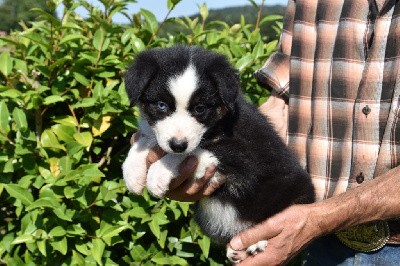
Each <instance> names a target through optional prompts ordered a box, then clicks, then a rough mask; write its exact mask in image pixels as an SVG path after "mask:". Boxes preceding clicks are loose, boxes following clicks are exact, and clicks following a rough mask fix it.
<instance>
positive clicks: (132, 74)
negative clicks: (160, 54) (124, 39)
mask: <svg viewBox="0 0 400 266" xmlns="http://www.w3.org/2000/svg"><path fill="white" fill-rule="evenodd" d="M158 69H159V65H158V63H157V61H156V59H155V57H154V53H153V52H152V51H145V52H142V53H140V54H138V55H137V56H136V58H135V60H134V62H133V65H132V66H131V67H129V68H128V71H127V72H126V73H125V90H126V92H127V94H128V97H129V100H130V102H131V106H134V105H135V104H136V103H137V102H138V100H139V98H140V96H141V95H142V93H143V91H144V89H145V88H146V87H147V86H148V85H149V83H150V80H151V79H152V78H153V77H154V76H155V74H156V73H157V71H158Z"/></svg>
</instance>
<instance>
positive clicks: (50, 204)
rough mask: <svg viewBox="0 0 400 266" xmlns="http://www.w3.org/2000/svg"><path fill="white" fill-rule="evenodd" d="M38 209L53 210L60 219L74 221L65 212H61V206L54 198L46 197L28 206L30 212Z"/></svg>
mask: <svg viewBox="0 0 400 266" xmlns="http://www.w3.org/2000/svg"><path fill="white" fill-rule="evenodd" d="M37 208H50V209H52V210H53V213H54V214H55V215H56V216H57V217H58V218H60V219H62V220H65V221H72V220H71V218H70V217H68V216H67V215H66V214H65V212H63V211H62V210H61V206H60V204H59V203H58V202H57V201H55V200H54V199H53V198H50V197H44V198H40V199H38V200H36V201H35V202H33V203H32V204H31V205H30V206H28V207H27V208H26V209H27V210H28V211H30V210H33V209H37Z"/></svg>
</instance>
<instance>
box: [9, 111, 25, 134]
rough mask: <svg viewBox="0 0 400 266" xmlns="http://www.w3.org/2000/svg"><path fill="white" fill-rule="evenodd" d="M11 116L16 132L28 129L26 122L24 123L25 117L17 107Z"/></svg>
mask: <svg viewBox="0 0 400 266" xmlns="http://www.w3.org/2000/svg"><path fill="white" fill-rule="evenodd" d="M12 115H13V119H14V121H15V124H16V125H17V129H18V130H21V131H24V130H26V129H27V128H28V122H27V121H26V115H25V113H24V111H22V110H21V109H19V108H18V107H15V108H14V110H13V113H12Z"/></svg>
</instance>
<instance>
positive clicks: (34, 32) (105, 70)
mask: <svg viewBox="0 0 400 266" xmlns="http://www.w3.org/2000/svg"><path fill="white" fill-rule="evenodd" d="M48 2H49V7H50V9H51V10H53V11H54V10H55V9H56V8H57V6H58V5H59V4H61V3H62V4H63V5H64V6H65V8H64V9H63V10H64V11H63V13H62V15H61V18H57V17H54V16H53V15H51V14H49V13H46V12H44V11H42V10H38V9H36V10H33V11H32V12H38V14H39V15H40V19H39V20H37V21H32V22H30V23H29V24H28V23H24V22H22V23H21V25H22V27H23V30H22V31H18V32H14V33H12V34H11V35H10V36H7V37H1V38H0V208H1V212H0V263H1V264H8V265H86V264H89V265H96V264H98V265H155V264H156V265H206V264H207V265H221V264H226V260H225V255H224V247H219V246H216V245H214V244H213V243H210V239H209V238H208V237H207V236H205V235H203V233H202V232H201V231H200V229H199V228H198V227H197V225H196V224H195V223H194V221H193V219H192V211H191V209H190V207H191V204H189V203H181V202H176V201H171V200H169V199H161V200H159V199H155V198H152V197H150V196H149V195H148V194H147V193H146V192H145V194H144V196H135V195H132V194H130V193H129V192H128V191H127V189H126V187H125V185H124V181H123V179H122V173H121V164H122V162H123V160H124V158H125V156H126V153H127V151H128V148H129V138H130V136H131V134H132V133H133V132H135V130H136V129H137V124H138V123H137V122H138V117H137V114H138V113H137V109H135V108H130V107H129V101H128V98H127V95H126V93H125V88H124V82H123V74H124V71H125V70H126V68H127V66H128V65H129V64H130V63H131V62H132V60H133V58H134V57H135V55H136V54H137V53H138V52H140V51H142V50H145V49H149V48H153V47H167V46H172V45H174V44H187V45H200V46H203V47H206V48H208V49H211V50H215V51H218V52H221V53H223V54H225V55H226V56H228V57H229V59H230V60H231V62H232V64H233V65H234V66H235V67H236V68H238V69H239V71H240V74H241V82H242V87H243V89H244V91H245V92H246V95H247V98H248V99H249V100H250V101H252V102H253V103H255V104H260V103H262V102H263V101H265V100H266V98H267V97H268V94H267V92H266V91H265V90H262V89H261V88H260V87H258V85H257V84H256V82H255V80H254V78H253V72H254V71H255V70H256V69H258V68H259V67H260V66H261V65H262V63H263V62H264V61H265V60H266V59H267V58H268V56H269V54H271V52H273V51H274V50H275V49H276V46H277V36H278V35H279V31H280V29H281V23H280V20H281V17H280V16H268V17H265V18H263V19H262V20H261V21H259V23H258V24H257V25H251V24H247V23H246V22H245V21H244V19H243V18H242V20H241V21H240V23H238V24H234V25H228V24H226V23H225V22H223V21H208V20H207V16H208V9H207V7H206V6H201V7H200V15H199V17H196V18H194V19H190V18H188V17H183V18H167V19H166V20H165V21H163V22H162V23H158V22H157V20H156V18H155V16H154V14H152V13H151V12H150V11H148V10H145V9H141V10H140V12H139V13H137V14H134V15H128V13H127V5H128V3H129V2H135V1H122V0H102V1H100V2H101V3H102V7H101V8H100V7H95V6H93V5H92V4H90V2H91V1H85V0H80V1H70V0H64V1H60V0H51V1H48ZM164 4H167V5H168V8H169V10H172V9H173V8H174V7H175V6H176V5H177V4H179V0H168V1H166V3H165V2H164ZM77 8H80V9H82V8H83V9H85V10H87V12H88V14H89V15H88V17H87V18H82V17H81V16H79V15H78V13H77V12H76V10H77ZM254 10H255V13H254V15H255V16H256V15H257V9H256V8H255V9H254ZM117 13H119V14H124V15H125V16H126V17H127V19H128V20H129V23H127V24H124V25H122V24H117V23H113V16H115V15H116V14H117ZM166 23H172V24H177V25H179V26H180V27H182V28H184V29H185V31H184V32H169V33H167V34H163V35H162V36H161V35H160V34H159V29H160V27H162V26H163V25H165V24H166ZM271 24H272V25H274V27H275V28H276V36H273V37H274V38H273V41H271V42H267V43H266V42H264V39H265V38H266V36H261V35H260V33H259V28H260V27H264V26H266V25H271ZM27 25H29V26H27ZM268 37H269V39H271V36H268Z"/></svg>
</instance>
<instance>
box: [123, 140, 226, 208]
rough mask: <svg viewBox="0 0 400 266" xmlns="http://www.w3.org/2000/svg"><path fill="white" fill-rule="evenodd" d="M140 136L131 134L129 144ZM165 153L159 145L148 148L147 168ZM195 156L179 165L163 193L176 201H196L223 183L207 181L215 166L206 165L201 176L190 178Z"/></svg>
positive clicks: (195, 165) (211, 175)
mask: <svg viewBox="0 0 400 266" xmlns="http://www.w3.org/2000/svg"><path fill="white" fill-rule="evenodd" d="M139 138H140V132H138V133H135V134H133V135H132V138H131V144H133V143H134V142H136V141H137V140H138V139H139ZM164 155H165V152H164V151H163V150H162V149H161V148H159V147H153V148H152V149H150V151H149V153H148V155H147V158H146V165H147V168H149V167H150V165H152V164H153V163H155V162H156V161H158V160H160V159H161V158H162V157H163V156H164ZM197 163H198V161H197V158H196V157H194V156H188V157H187V158H186V159H185V160H184V161H183V162H182V163H181V164H180V166H179V176H178V177H176V178H174V179H172V180H171V183H170V185H169V190H168V191H167V193H166V194H165V196H166V197H168V198H170V199H173V200H178V201H187V202H192V201H197V200H199V199H201V198H203V197H206V196H209V195H211V194H212V193H213V192H214V191H215V190H217V189H218V188H219V187H220V186H221V185H222V183H223V181H221V180H218V182H209V181H210V179H211V178H212V177H213V176H214V174H215V172H216V166H215V165H210V166H209V167H207V169H206V171H205V174H204V176H203V177H202V178H198V179H194V178H192V176H193V173H194V171H195V170H196V167H197Z"/></svg>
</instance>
